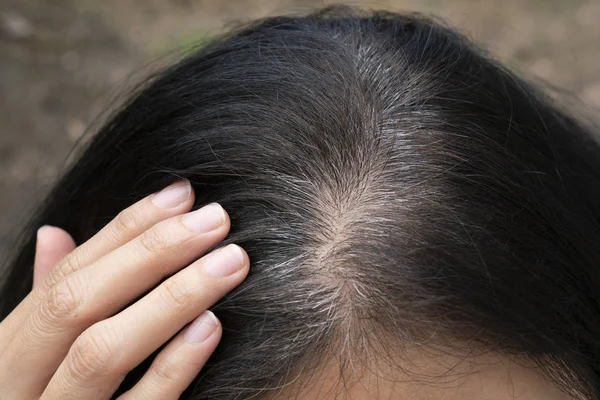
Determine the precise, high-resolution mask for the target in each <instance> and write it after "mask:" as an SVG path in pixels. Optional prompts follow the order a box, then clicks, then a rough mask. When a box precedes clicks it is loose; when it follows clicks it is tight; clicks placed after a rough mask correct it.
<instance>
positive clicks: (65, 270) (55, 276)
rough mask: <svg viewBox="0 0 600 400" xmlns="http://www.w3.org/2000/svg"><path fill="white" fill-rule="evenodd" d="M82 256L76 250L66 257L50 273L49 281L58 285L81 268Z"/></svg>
mask: <svg viewBox="0 0 600 400" xmlns="http://www.w3.org/2000/svg"><path fill="white" fill-rule="evenodd" d="M80 258H81V257H80V256H79V255H78V252H77V251H75V252H73V253H71V254H70V255H69V256H67V257H66V258H64V259H63V260H62V261H61V262H60V263H59V264H58V265H57V266H56V268H54V269H53V270H52V271H51V273H50V275H49V283H50V285H52V286H53V285H57V284H59V283H60V282H62V281H63V280H65V279H66V277H67V276H69V275H71V274H72V273H73V272H75V271H77V270H78V269H79V267H78V265H80V263H79V261H78V260H79V259H80Z"/></svg>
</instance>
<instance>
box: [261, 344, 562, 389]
mask: <svg viewBox="0 0 600 400" xmlns="http://www.w3.org/2000/svg"><path fill="white" fill-rule="evenodd" d="M403 364H405V366H397V367H395V368H389V367H388V368H384V367H382V366H381V365H378V366H376V367H375V366H374V365H371V366H370V367H366V366H361V367H355V368H354V370H353V372H352V373H350V374H347V376H345V377H343V378H342V377H341V376H340V363H337V362H332V363H330V364H329V365H327V366H326V367H323V368H320V369H315V370H312V371H303V372H301V373H299V374H298V375H297V378H296V379H295V381H294V383H292V384H291V385H289V386H286V387H285V388H283V389H282V390H281V391H280V392H278V393H277V394H273V395H271V396H269V397H267V398H268V399H269V400H292V399H294V400H333V399H336V400H337V399H352V400H379V399H386V400H387V399H389V400H470V399H473V400H515V399H519V400H573V397H571V396H569V395H566V394H565V393H563V392H561V391H560V390H558V389H556V388H555V387H554V386H553V385H552V384H550V383H549V382H548V381H546V379H545V378H544V377H543V376H542V375H541V374H540V373H539V372H538V371H536V370H535V369H534V368H533V367H532V366H526V363H525V362H515V361H511V360H508V359H506V358H504V357H501V356H496V355H485V356H477V357H462V358H459V357H452V356H444V357H436V358H435V359H433V358H431V357H430V355H429V356H427V357H422V358H420V359H412V360H411V361H410V362H406V363H403ZM348 368H352V367H351V366H350V364H348V365H347V369H348Z"/></svg>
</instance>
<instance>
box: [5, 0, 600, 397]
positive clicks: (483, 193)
mask: <svg viewBox="0 0 600 400" xmlns="http://www.w3.org/2000/svg"><path fill="white" fill-rule="evenodd" d="M599 150H600V149H599V147H598V145H597V144H596V143H595V142H594V141H593V140H592V138H591V137H590V134H589V133H588V132H586V130H585V129H584V128H583V127H582V126H580V124H579V123H578V122H577V121H575V120H574V119H572V118H570V117H569V116H568V115H567V114H565V113H564V112H561V111H559V110H557V109H556V108H555V107H554V106H552V105H550V101H549V100H548V99H547V98H546V97H544V96H543V95H542V94H541V93H539V92H538V91H537V90H535V89H534V88H533V87H532V86H531V85H529V84H527V83H526V82H524V81H523V80H521V79H520V78H517V77H516V76H515V75H513V74H512V73H510V72H509V71H507V70H506V69H504V68H502V67H501V66H499V65H498V64H497V63H496V62H494V61H493V60H492V59H490V58H489V57H488V56H486V55H485V54H483V53H482V51H481V50H479V49H478V48H476V47H474V46H473V45H472V44H471V43H470V42H469V41H468V40H467V39H465V38H464V37H463V36H461V35H460V34H458V33H456V32H454V31H453V30H450V29H448V28H445V27H442V26H440V25H438V24H437V23H435V22H433V21H431V20H429V19H426V18H422V17H420V16H415V15H397V14H388V13H376V14H359V13H355V12H353V11H349V10H346V9H338V8H334V9H328V10H325V11H322V12H318V13H316V14H313V15H309V16H306V17H278V18H270V19H266V20H264V21H260V22H258V23H255V24H253V25H251V26H249V27H247V28H245V29H243V30H240V31H238V32H236V33H233V34H230V35H228V36H226V37H224V38H221V39H218V40H215V41H214V42H213V43H212V44H210V45H208V46H206V47H205V48H202V49H200V50H199V51H198V52H197V53H196V54H193V55H191V56H189V57H187V58H186V59H184V60H183V61H181V62H180V63H178V64H176V65H174V66H173V67H171V68H169V69H167V70H165V71H164V72H162V73H160V74H158V75H157V76H156V77H154V78H153V79H152V80H151V81H149V82H148V84H147V85H146V87H145V88H144V89H143V90H141V91H140V92H139V93H138V94H136V96H135V97H134V98H133V99H132V100H131V101H130V102H129V103H128V104H126V105H125V106H123V107H122V109H121V110H120V111H119V112H118V113H117V114H116V115H115V116H114V117H113V118H112V119H110V120H109V121H108V122H107V123H106V124H105V125H104V127H103V128H102V129H101V130H100V132H99V133H98V134H97V135H96V136H95V137H94V138H93V140H92V141H91V143H90V145H89V148H88V149H87V150H86V152H85V153H84V154H83V155H82V157H81V158H80V159H79V160H78V161H77V162H75V163H74V165H73V167H72V169H71V170H70V171H69V172H68V173H67V174H66V175H65V176H64V177H63V179H62V180H61V181H60V182H59V184H58V185H57V186H56V188H55V189H54V191H53V192H52V193H51V195H50V196H49V197H48V199H47V201H46V202H45V203H44V205H43V206H42V207H41V208H40V211H39V213H38V215H37V216H36V217H35V218H34V220H33V221H32V225H31V230H33V229H34V228H35V227H38V226H40V225H42V224H52V225H56V226H60V227H62V228H64V229H66V230H67V231H68V232H70V233H71V234H72V235H73V237H74V238H75V240H76V241H77V242H78V243H79V242H82V241H84V240H86V239H87V238H89V237H90V236H91V235H93V234H94V233H95V232H97V231H98V230H99V229H100V228H101V227H102V226H103V225H104V224H105V223H106V222H108V221H109V220H110V219H111V218H112V217H113V216H114V215H116V214H117V213H118V212H119V211H120V210H121V209H123V208H125V207H126V206H127V205H129V204H130V203H132V202H133V201H135V200H136V199H139V198H142V197H144V196H146V195H148V194H149V193H151V192H153V191H155V190H157V189H158V188H160V187H161V186H164V185H165V184H166V183H168V182H171V181H174V180H175V179H177V178H180V177H184V178H188V179H189V180H190V181H191V183H192V185H193V187H194V189H195V192H196V205H197V206H198V207H199V206H200V205H203V204H206V203H209V202H213V201H215V202H219V203H221V204H222V205H223V207H224V208H225V209H226V210H227V211H228V213H229V215H230V218H231V223H232V227H231V233H230V235H229V236H228V238H227V239H226V240H225V242H226V243H229V242H235V243H237V244H239V245H241V246H242V247H243V248H244V249H245V250H246V251H247V253H248V255H249V257H250V260H251V272H250V275H249V276H248V278H247V279H246V281H245V282H244V283H243V284H242V285H241V286H240V287H239V288H238V289H236V290H235V291H233V292H232V293H231V294H229V295H228V296H226V297H225V298H224V299H223V300H222V301H220V302H219V303H218V304H217V305H216V306H215V307H214V308H213V311H214V312H215V314H216V315H217V316H218V317H219V319H220V320H221V322H222V325H223V330H224V333H223V339H222V342H221V344H220V346H219V348H218V349H217V350H216V352H215V353H214V355H213V357H212V358H211V360H210V361H209V363H208V364H207V366H206V368H205V369H204V371H203V372H202V373H201V374H200V375H199V376H198V378H197V379H196V381H195V383H194V384H193V385H192V386H190V388H189V389H188V390H187V391H186V392H185V393H184V395H183V396H182V398H184V399H187V398H189V399H200V398H218V399H234V398H249V397H252V396H255V395H264V396H265V397H266V398H277V393H278V392H279V390H282V392H281V394H280V396H283V395H286V396H288V397H291V396H294V395H295V394H297V393H299V392H302V391H304V392H305V393H304V395H305V396H308V397H305V398H316V395H315V393H316V392H309V390H314V388H315V387H317V386H315V385H317V384H316V382H322V381H323V378H324V380H325V381H327V382H328V383H327V384H323V385H324V386H323V385H321V386H319V387H325V386H327V385H330V386H331V393H330V395H333V394H335V393H344V392H345V393H352V390H359V391H360V390H362V389H360V388H361V387H362V386H364V384H361V383H358V384H356V383H355V381H356V379H355V378H358V377H360V376H363V377H365V376H367V375H368V376H367V378H365V379H362V380H361V382H363V383H364V382H366V381H369V380H371V382H373V379H374V377H376V376H379V379H378V380H377V379H375V381H376V382H377V386H379V387H380V388H382V389H381V392H380V395H382V396H383V394H384V393H392V392H386V390H388V389H389V390H392V389H390V388H391V386H393V385H392V384H391V383H389V382H391V381H396V384H397V385H398V386H396V387H395V388H394V390H396V395H392V394H388V395H389V396H391V397H390V398H402V397H403V396H406V397H407V398H442V397H439V396H438V397H424V396H426V395H427V396H437V394H436V393H438V394H439V393H441V392H438V390H441V388H442V387H445V388H446V389H447V390H451V391H452V390H454V391H455V392H456V393H461V394H460V395H461V396H464V397H468V396H478V395H473V393H480V392H470V391H469V389H468V388H469V386H468V385H467V383H465V382H467V381H468V380H469V379H471V378H472V377H474V376H477V377H478V378H477V379H479V380H478V381H477V382H483V383H485V384H486V385H488V384H491V383H490V382H491V381H488V380H486V378H485V376H488V375H489V374H490V371H494V370H495V369H498V370H504V367H505V366H506V365H511V366H514V368H515V369H514V371H517V372H516V375H515V376H513V377H512V379H513V382H517V384H516V386H517V387H521V386H519V383H518V382H519V381H520V380H523V379H524V380H525V381H526V383H525V384H524V385H525V386H527V385H529V386H531V385H537V384H538V383H539V382H538V380H536V379H538V377H539V378H540V380H543V379H547V380H548V381H549V382H552V383H553V384H555V385H556V386H559V387H561V388H562V389H564V390H566V391H570V393H571V394H572V395H579V394H582V395H586V396H587V398H598V396H599V393H600V294H599V291H598V289H597V288H598V287H600V269H599V266H600V245H599V244H598V243H600V200H599V199H600V161H599V157H598V154H600V153H598V151H599ZM31 230H30V231H27V232H26V233H25V234H26V235H30V234H31V232H32V231H31ZM31 236H33V235H31ZM33 251H34V243H33V241H32V240H28V241H27V242H26V243H25V244H24V247H23V249H22V251H21V252H20V254H19V256H18V257H17V258H16V259H15V262H14V263H13V264H12V265H10V266H9V267H10V270H9V271H8V275H7V279H6V284H5V286H4V289H3V292H2V296H0V297H2V301H3V302H4V303H3V304H2V306H3V309H2V315H3V316H4V315H6V314H7V313H8V312H9V311H10V310H11V309H12V308H13V307H14V306H15V304H16V303H17V302H18V301H20V299H22V298H23V297H24V296H25V295H26V293H27V291H28V290H29V288H30V285H31V278H30V276H31V268H30V264H31V261H32V259H33ZM148 361H149V360H148ZM148 361H147V362H145V363H144V364H142V366H140V367H139V368H138V369H136V370H134V371H133V372H132V373H130V374H129V376H128V377H127V379H126V380H125V381H124V382H123V384H122V386H121V389H120V392H122V391H124V390H126V389H127V388H128V387H130V386H131V385H132V383H133V382H135V380H136V379H137V377H139V376H140V374H141V373H142V372H143V371H144V370H145V369H146V368H147V366H148V365H149V362H148ZM477 371H479V372H477ZM532 371H533V372H532ZM477 374H480V375H477ZM481 374H483V375H481ZM485 374H488V375H485ZM527 374H532V377H531V379H530V380H529V381H528V380H527V379H529V378H526V376H527ZM505 375H506V374H505ZM534 375H535V376H534ZM457 379H458V380H457ZM506 379H510V377H509V376H508V375H506ZM386 381H387V382H388V384H384V383H383V382H386ZM399 381H401V382H402V383H399ZM407 382H412V383H411V384H412V385H413V386H410V385H411V384H409V383H407ZM460 382H462V383H460ZM507 382H508V381H507ZM532 382H534V383H532ZM535 382H538V383H535ZM471 383H472V384H473V385H475V386H477V385H478V384H476V383H473V382H471ZM287 384H289V385H288V386H286V387H283V386H284V385H287ZM336 384H339V387H338V386H336ZM459 384H460V385H462V386H461V387H464V388H466V389H464V390H465V391H464V392H460V391H456V390H457V389H456V387H457V385H459ZM507 384H508V383H507ZM319 385H320V384H319ZM402 385H409V386H410V387H411V388H412V389H410V390H415V392H410V391H408V392H407V391H405V392H402V391H401V389H398V388H402V387H405V386H402ZM465 385H467V386H465ZM540 385H541V383H540ZM367 386H369V384H367ZM525 386H523V387H525ZM282 387H283V389H281V388H282ZM311 387H312V388H313V389H310V388H311ZM327 387H329V386H327ZM407 387H408V386H407ZM449 387H450V388H454V389H448V388H449ZM292 388H293V389H294V390H292ZM385 388H388V389H385ZM416 388H420V389H416ZM363 389H364V388H363ZM406 390H409V389H406ZM418 390H429V391H430V392H428V393H429V394H422V393H420V392H418ZM461 390H463V389H461ZM531 390H533V389H531ZM539 390H540V391H539V392H538V393H545V394H542V395H540V396H546V397H539V396H538V397H531V399H535V398H540V399H541V398H551V397H550V395H549V394H548V392H543V391H542V389H539ZM543 390H550V389H548V388H545V389H543ZM517 392H518V390H517ZM517 392H515V393H513V394H514V395H515V396H517V395H519V393H517ZM534 392H535V390H534ZM323 393H324V392H322V393H321V395H323ZM356 393H358V392H356ZM371 393H373V392H372V391H371ZM398 393H403V394H402V395H398ZM411 393H412V394H411ZM423 393H425V392H423ZM481 393H482V392H481ZM557 393H558V392H557ZM505 395H506V393H505ZM311 396H312V397H311ZM408 396H413V397H408ZM418 396H421V397H418ZM440 396H441V394H440ZM553 396H557V394H556V393H554V394H553ZM280 398H281V397H280ZM355 398H362V397H355ZM457 398H458V397H457ZM481 398H484V397H483V396H482V397H481ZM489 398H494V399H495V398H498V399H501V398H507V397H489ZM523 398H527V397H523Z"/></svg>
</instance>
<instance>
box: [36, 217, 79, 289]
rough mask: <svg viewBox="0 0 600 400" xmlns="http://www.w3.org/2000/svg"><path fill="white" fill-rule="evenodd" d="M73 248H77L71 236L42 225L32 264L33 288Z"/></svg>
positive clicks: (60, 230)
mask: <svg viewBox="0 0 600 400" xmlns="http://www.w3.org/2000/svg"><path fill="white" fill-rule="evenodd" d="M75 247H77V246H76V244H75V241H74V240H73V238H72V237H71V235H69V234H68V233H67V232H65V231H64V230H62V229H60V228H57V227H55V226H50V225H44V226H42V227H41V228H40V229H38V231H37V242H36V247H35V261H34V263H33V286H34V287H35V286H36V285H38V284H39V283H40V282H42V281H43V280H44V278H45V277H46V276H47V275H48V274H49V273H50V271H52V268H54V267H55V266H56V264H58V262H59V261H60V260H62V259H63V258H65V257H66V256H67V254H69V253H70V252H72V251H73V250H75Z"/></svg>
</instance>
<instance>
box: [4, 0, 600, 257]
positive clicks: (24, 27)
mask: <svg viewBox="0 0 600 400" xmlns="http://www.w3.org/2000/svg"><path fill="white" fill-rule="evenodd" d="M347 3H348V4H353V5H363V6H366V7H368V8H387V9H391V10H395V11H403V10H404V11H406V10H411V11H415V10H416V11H422V12H426V13H435V14H438V15H440V16H442V17H444V18H447V19H448V20H449V21H451V22H453V23H454V24H456V25H458V26H459V27H460V28H461V29H462V30H463V31H465V32H467V33H468V34H470V35H471V36H472V37H473V38H475V39H476V40H477V41H479V42H483V43H485V44H486V45H487V46H488V47H489V49H490V50H491V51H492V52H493V53H494V54H496V55H497V56H498V57H499V58H500V59H502V60H503V61H505V62H506V63H508V64H509V65H510V66H511V67H512V68H517V69H520V70H521V71H523V72H525V73H528V74H532V75H535V76H538V77H541V78H544V79H547V80H549V81H550V82H552V83H553V84H556V85H559V86H562V87H565V88H567V89H569V90H571V91H573V92H575V93H576V94H577V95H578V96H579V97H580V98H581V99H582V100H584V101H585V102H587V103H588V104H590V105H592V106H594V107H597V108H599V109H600V23H598V21H600V0H527V1H526V0H497V1H493V0H480V1H478V0H455V1H450V0H446V1H444V0H422V1H417V0H413V1H411V0H389V1H369V2H365V1H362V2H361V1H353V2H347ZM325 4H331V2H327V1H322V0H321V1H317V0H304V1H302V0H297V1H293V0H287V1H285V0H280V1H277V0H220V1H217V0H207V1H202V0H195V1H194V0H138V1H136V0H102V1H98V0H0V255H1V254H3V253H4V252H5V251H6V250H7V249H8V243H9V241H8V235H9V234H10V233H12V232H14V229H15V228H17V227H18V224H19V222H20V221H22V220H23V218H24V217H26V214H27V212H28V211H29V208H28V207H29V206H30V205H31V204H32V202H33V201H34V200H36V199H39V197H40V196H41V195H43V193H44V192H45V190H46V189H47V187H48V185H49V184H50V183H51V182H52V181H53V179H55V178H56V176H57V174H59V173H60V170H61V168H62V167H63V164H64V160H65V158H66V156H67V154H68V152H69V149H70V148H71V147H72V146H73V144H74V143H75V141H76V140H77V139H78V138H79V137H80V136H81V135H82V134H83V132H84V130H85V128H86V126H87V125H88V124H89V122H90V121H91V120H92V118H93V117H94V116H96V115H98V113H99V112H100V111H101V110H103V109H105V108H106V106H107V102H108V99H109V96H110V95H111V94H112V93H113V92H114V90H115V89H117V88H118V87H119V86H120V85H122V84H123V81H124V80H125V79H126V78H127V77H128V75H129V74H130V73H131V72H134V71H136V70H139V69H141V68H142V67H143V66H144V65H145V63H147V62H148V61H150V60H152V59H154V58H157V57H158V56H160V55H161V54H164V53H165V52H166V51H167V50H169V49H173V48H176V47H178V46H181V45H182V44H185V43H189V42H190V40H192V39H194V38H201V37H202V36H205V35H210V34H213V33H215V32H219V30H220V29H222V27H223V24H225V23H227V22H230V21H232V20H239V19H249V18H255V17H261V16H266V15H274V14H278V13H285V12H295V11H302V10H307V9H310V8H311V7H315V6H322V5H325ZM129 81H131V79H130V80H129ZM0 258H1V257H0Z"/></svg>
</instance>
